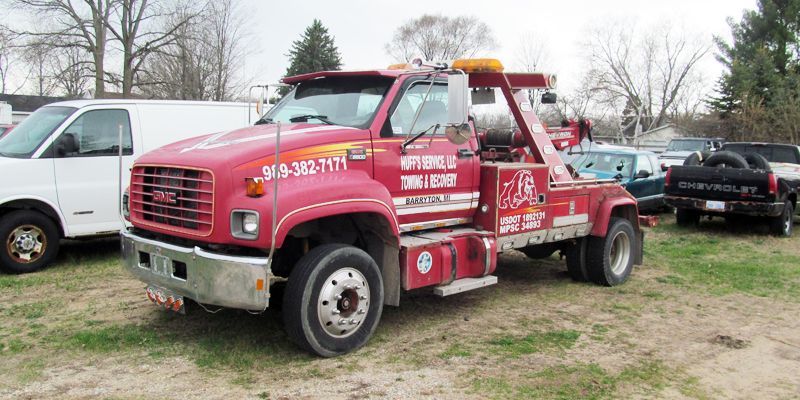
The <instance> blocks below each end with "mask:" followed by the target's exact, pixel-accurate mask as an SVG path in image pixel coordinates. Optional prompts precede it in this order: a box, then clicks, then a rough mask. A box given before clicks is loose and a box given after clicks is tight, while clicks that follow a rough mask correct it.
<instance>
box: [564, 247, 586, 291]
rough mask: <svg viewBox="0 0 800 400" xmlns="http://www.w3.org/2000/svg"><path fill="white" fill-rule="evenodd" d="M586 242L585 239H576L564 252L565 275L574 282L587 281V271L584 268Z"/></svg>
mask: <svg viewBox="0 0 800 400" xmlns="http://www.w3.org/2000/svg"><path fill="white" fill-rule="evenodd" d="M588 242H589V240H588V239H587V238H585V237H582V238H578V239H577V240H576V241H575V243H573V244H572V245H570V246H569V247H567V249H566V251H565V252H564V253H565V255H566V258H567V273H569V277H570V278H572V280H573V281H575V282H587V281H588V280H589V271H588V270H587V267H586V249H587V244H588Z"/></svg>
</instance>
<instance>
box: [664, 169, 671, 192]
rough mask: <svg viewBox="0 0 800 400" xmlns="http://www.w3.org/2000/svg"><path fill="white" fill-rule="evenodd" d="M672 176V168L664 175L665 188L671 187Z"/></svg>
mask: <svg viewBox="0 0 800 400" xmlns="http://www.w3.org/2000/svg"><path fill="white" fill-rule="evenodd" d="M670 175H672V167H670V168H667V173H666V174H665V175H664V187H667V186H669V177H670Z"/></svg>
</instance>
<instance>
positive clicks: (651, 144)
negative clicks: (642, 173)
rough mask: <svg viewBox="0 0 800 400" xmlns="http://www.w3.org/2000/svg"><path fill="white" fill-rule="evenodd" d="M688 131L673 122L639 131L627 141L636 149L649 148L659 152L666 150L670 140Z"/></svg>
mask: <svg viewBox="0 0 800 400" xmlns="http://www.w3.org/2000/svg"><path fill="white" fill-rule="evenodd" d="M688 133H689V132H687V131H686V129H683V128H681V127H680V126H678V125H675V124H666V125H662V126H659V127H658V128H655V129H651V130H649V131H646V132H642V133H640V134H639V135H638V136H636V137H634V138H633V140H632V141H631V142H629V143H631V144H632V145H633V147H636V149H638V150H649V151H654V152H656V153H661V152H663V151H664V150H666V148H667V145H668V144H669V142H670V140H672V139H675V138H678V137H684V136H686V135H688Z"/></svg>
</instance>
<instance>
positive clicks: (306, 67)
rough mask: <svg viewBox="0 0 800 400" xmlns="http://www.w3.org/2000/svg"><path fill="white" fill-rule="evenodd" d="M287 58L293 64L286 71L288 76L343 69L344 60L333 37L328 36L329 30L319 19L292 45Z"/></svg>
mask: <svg viewBox="0 0 800 400" xmlns="http://www.w3.org/2000/svg"><path fill="white" fill-rule="evenodd" d="M287 56H288V57H289V60H290V61H291V62H290V64H289V68H287V69H286V76H293V75H299V74H307V73H311V72H317V71H330V70H339V69H341V67H342V58H341V56H340V55H339V49H338V48H336V45H335V44H334V41H333V36H331V35H330V34H328V28H326V27H325V26H323V25H322V21H320V20H318V19H314V22H312V23H311V25H310V26H309V27H308V28H306V31H305V32H304V33H303V36H302V37H300V40H295V41H294V43H292V48H291V49H290V50H289V54H287Z"/></svg>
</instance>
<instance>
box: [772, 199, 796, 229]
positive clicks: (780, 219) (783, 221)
mask: <svg viewBox="0 0 800 400" xmlns="http://www.w3.org/2000/svg"><path fill="white" fill-rule="evenodd" d="M769 225H770V229H769V230H770V232H772V234H773V235H775V236H780V237H790V236H792V233H793V232H794V206H792V202H791V201H789V200H786V203H785V204H784V205H783V212H782V213H781V215H779V216H777V217H774V218H772V220H771V221H770V223H769Z"/></svg>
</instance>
